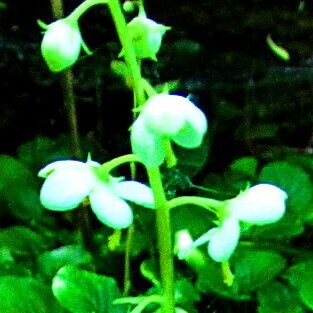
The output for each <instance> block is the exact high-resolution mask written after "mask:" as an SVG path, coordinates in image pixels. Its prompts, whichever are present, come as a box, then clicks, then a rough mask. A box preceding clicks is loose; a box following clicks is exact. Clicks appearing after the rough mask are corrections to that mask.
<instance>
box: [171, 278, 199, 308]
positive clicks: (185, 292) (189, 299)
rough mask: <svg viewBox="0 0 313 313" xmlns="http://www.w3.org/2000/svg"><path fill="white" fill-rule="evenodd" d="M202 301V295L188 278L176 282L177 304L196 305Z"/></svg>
mask: <svg viewBox="0 0 313 313" xmlns="http://www.w3.org/2000/svg"><path fill="white" fill-rule="evenodd" d="M198 301H200V294H199V292H198V290H197V289H196V288H195V287H194V286H193V284H192V283H191V282H190V281H189V280H188V279H186V278H181V279H178V280H176V282H175V302H176V303H177V304H184V303H194V302H198Z"/></svg>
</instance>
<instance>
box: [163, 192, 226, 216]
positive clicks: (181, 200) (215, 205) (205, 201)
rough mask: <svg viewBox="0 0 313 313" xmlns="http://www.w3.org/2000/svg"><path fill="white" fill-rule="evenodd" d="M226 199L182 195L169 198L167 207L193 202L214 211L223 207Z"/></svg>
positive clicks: (171, 207)
mask: <svg viewBox="0 0 313 313" xmlns="http://www.w3.org/2000/svg"><path fill="white" fill-rule="evenodd" d="M226 201H227V200H226ZM226 201H219V200H215V199H211V198H203V197H197V196H183V197H178V198H174V199H172V200H170V201H169V202H168V207H169V209H173V208H175V207H177V206H181V205H186V204H194V205H197V206H200V207H202V208H204V209H206V210H209V211H212V212H214V213H216V212H218V211H220V210H222V209H223V208H224V207H225V205H226Z"/></svg>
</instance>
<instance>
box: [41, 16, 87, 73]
mask: <svg viewBox="0 0 313 313" xmlns="http://www.w3.org/2000/svg"><path fill="white" fill-rule="evenodd" d="M81 46H82V37H81V33H80V30H79V26H78V23H77V21H73V20H72V19H66V18H65V19H60V20H58V21H56V22H54V23H51V24H50V25H48V26H47V30H46V32H45V33H44V37H43V39H42V42H41V53H42V56H43V58H44V60H45V61H46V63H47V65H48V67H49V69H50V70H51V71H52V72H61V71H63V70H65V69H67V68H69V67H71V66H72V65H73V64H74V63H75V62H76V61H77V59H78V57H79V54H80V49H81Z"/></svg>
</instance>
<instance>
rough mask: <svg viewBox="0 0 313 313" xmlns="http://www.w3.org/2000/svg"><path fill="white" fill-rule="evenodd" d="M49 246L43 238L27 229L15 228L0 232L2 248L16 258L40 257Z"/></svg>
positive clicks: (0, 246) (22, 227) (0, 245)
mask: <svg viewBox="0 0 313 313" xmlns="http://www.w3.org/2000/svg"><path fill="white" fill-rule="evenodd" d="M47 246H48V243H47V241H46V240H45V239H44V238H43V237H42V236H40V235H39V234H37V233H36V232H34V231H32V230H31V229H29V228H27V227H24V226H14V227H8V228H6V229H2V230H0V248H1V249H7V250H8V251H10V253H11V254H12V255H14V256H17V257H25V256H33V255H38V254H39V253H41V252H42V251H44V250H45V249H46V248H47Z"/></svg>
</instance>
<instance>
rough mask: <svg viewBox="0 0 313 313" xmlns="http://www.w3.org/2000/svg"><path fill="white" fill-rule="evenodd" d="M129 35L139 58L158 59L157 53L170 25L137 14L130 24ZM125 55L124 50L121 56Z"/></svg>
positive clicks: (128, 25)
mask: <svg viewBox="0 0 313 313" xmlns="http://www.w3.org/2000/svg"><path fill="white" fill-rule="evenodd" d="M127 28H128V31H129V36H130V38H131V39H132V42H133V46H134V49H135V53H136V56H137V58H139V59H152V60H154V61H156V60H157V59H156V54H157V53H158V51H159V50H160V47H161V43H162V38H163V36H164V34H165V32H166V31H167V30H169V29H170V27H167V26H164V25H162V24H158V23H156V22H155V21H153V20H151V19H149V18H146V17H145V16H141V15H140V16H137V17H135V18H133V19H132V20H131V21H130V22H129V23H128V24H127ZM123 55H124V50H122V51H121V53H120V55H119V56H123Z"/></svg>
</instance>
